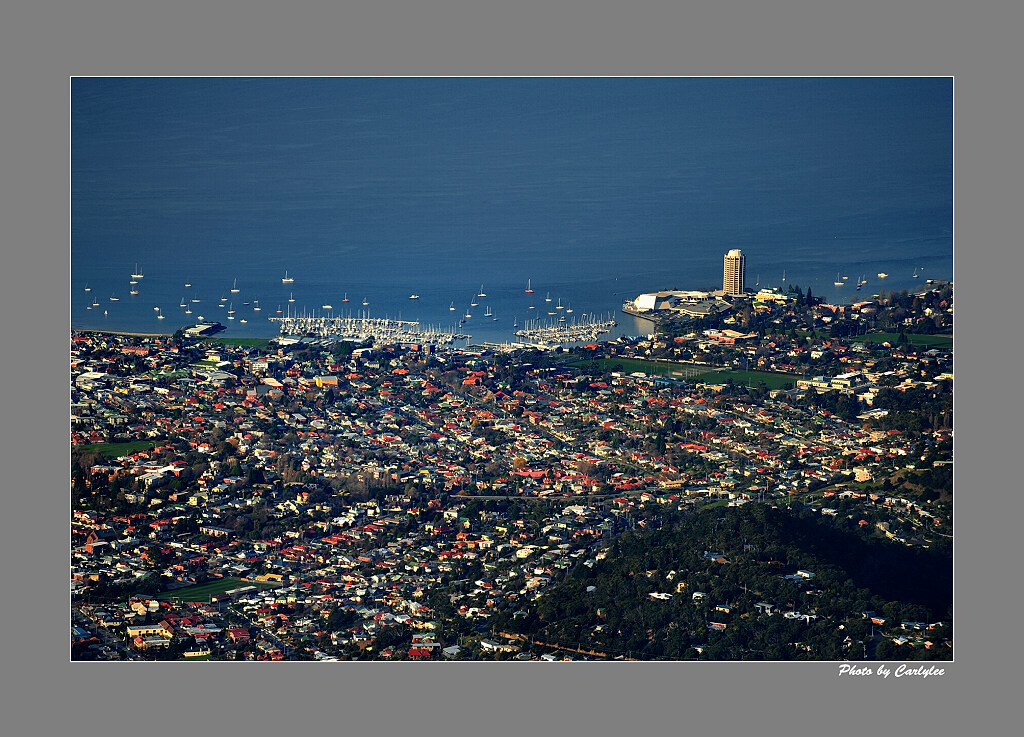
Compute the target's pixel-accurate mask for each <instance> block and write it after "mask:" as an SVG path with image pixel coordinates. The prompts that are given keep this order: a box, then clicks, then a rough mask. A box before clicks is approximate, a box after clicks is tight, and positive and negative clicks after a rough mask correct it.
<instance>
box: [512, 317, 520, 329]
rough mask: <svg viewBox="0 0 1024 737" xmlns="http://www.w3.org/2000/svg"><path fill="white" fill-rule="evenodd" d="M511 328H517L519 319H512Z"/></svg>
mask: <svg viewBox="0 0 1024 737" xmlns="http://www.w3.org/2000/svg"><path fill="white" fill-rule="evenodd" d="M512 327H514V328H517V327H519V318H518V317H513V318H512Z"/></svg>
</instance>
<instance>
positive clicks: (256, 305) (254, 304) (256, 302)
mask: <svg viewBox="0 0 1024 737" xmlns="http://www.w3.org/2000/svg"><path fill="white" fill-rule="evenodd" d="M261 309H262V308H261V307H260V301H259V300H258V299H254V300H253V301H252V311H253V312H259V311H260V310H261Z"/></svg>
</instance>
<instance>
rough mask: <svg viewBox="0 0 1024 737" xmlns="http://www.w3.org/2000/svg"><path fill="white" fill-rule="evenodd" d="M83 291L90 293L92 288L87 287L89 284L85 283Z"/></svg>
mask: <svg viewBox="0 0 1024 737" xmlns="http://www.w3.org/2000/svg"><path fill="white" fill-rule="evenodd" d="M85 291H87V292H91V291H92V287H90V286H89V282H86V283H85Z"/></svg>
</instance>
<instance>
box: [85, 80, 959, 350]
mask: <svg viewBox="0 0 1024 737" xmlns="http://www.w3.org/2000/svg"><path fill="white" fill-rule="evenodd" d="M71 112H72V119H71V122H72V133H71V144H72V147H71V174H72V178H71V215H72V217H71V326H72V328H75V329H86V328H91V329H110V330H132V331H146V332H168V333H169V332H173V330H175V329H176V328H177V327H180V326H181V325H185V324H191V323H193V322H195V320H196V318H198V317H199V316H200V315H201V316H203V317H204V318H206V319H208V320H218V321H220V322H221V323H222V324H224V325H226V326H227V327H228V329H227V331H226V332H225V333H224V335H225V336H270V335H274V334H275V333H276V329H275V324H274V323H271V322H268V320H267V318H268V317H272V316H275V312H276V310H277V309H278V308H279V307H280V309H282V310H284V311H287V310H289V309H291V310H292V311H293V312H294V311H298V312H303V311H305V312H307V313H310V312H316V313H318V314H319V313H321V312H322V311H323V310H322V306H323V305H324V304H331V305H333V314H335V315H337V314H353V315H355V314H358V313H359V312H360V311H364V310H368V311H369V313H370V314H371V315H372V316H374V317H383V316H389V317H393V318H399V317H400V318H402V319H406V320H419V321H420V322H421V323H422V324H424V325H434V326H439V327H441V328H449V327H456V328H457V327H459V326H458V321H459V319H460V318H462V316H463V315H464V314H465V313H466V311H467V309H469V310H470V311H471V313H472V317H471V318H470V319H469V320H467V321H466V324H465V325H463V326H461V330H463V331H464V332H468V333H470V334H472V336H473V341H474V342H476V341H485V340H490V341H508V340H512V339H513V336H512V332H513V328H512V323H513V320H514V319H517V320H518V322H519V324H520V326H521V325H522V324H523V322H524V320H526V319H528V318H531V317H534V316H537V317H542V318H546V317H547V311H548V310H549V309H550V306H551V305H554V304H555V303H556V301H557V300H561V303H562V304H563V305H566V306H570V307H572V308H573V310H574V314H573V315H569V316H568V317H570V318H572V317H574V316H576V317H578V316H579V315H580V314H581V313H584V312H586V313H589V314H594V315H605V314H609V313H610V314H612V315H613V316H614V317H615V319H617V320H618V321H619V322H620V328H619V329H618V331H617V332H619V333H627V334H637V333H646V332H649V330H650V324H649V323H646V322H642V321H634V320H633V319H632V318H629V317H628V316H626V315H623V314H621V313H620V312H619V307H620V305H621V303H622V301H623V300H624V299H626V298H632V297H634V296H636V295H637V294H639V293H640V292H644V291H651V290H655V289H660V288H680V289H684V288H708V287H721V278H722V256H723V255H724V253H725V252H726V251H727V250H729V249H731V248H740V249H742V250H743V252H744V254H745V255H746V257H747V280H748V284H749V285H751V286H752V285H753V284H754V283H755V282H760V286H762V287H763V286H768V285H781V284H782V283H783V277H784V276H785V283H787V284H798V285H800V286H801V287H803V288H804V289H806V288H807V287H810V288H811V289H812V291H813V292H814V294H815V295H817V296H823V297H825V298H827V299H829V300H830V301H837V302H850V301H855V300H856V299H857V298H861V297H863V296H867V297H870V295H871V294H873V293H877V292H878V291H879V290H880V289H885V290H887V291H889V290H893V289H907V288H915V287H919V286H921V285H923V283H924V280H925V279H928V278H932V279H952V276H953V177H952V173H953V134H952V116H953V103H952V81H951V80H948V79H930V78H929V79H676V78H664V79H624V78H617V79H561V78H552V79H285V78H271V79H241V78H231V79H220V78H210V79H170V78H165V79H105V78H78V79H74V80H73V81H72V86H71ZM136 265H138V269H139V270H141V272H142V273H143V274H144V278H143V279H141V280H139V284H138V285H137V288H138V291H139V294H138V295H135V296H132V295H130V294H129V290H130V289H131V288H132V287H131V286H130V285H129V280H130V275H131V274H132V273H133V272H134V271H135V269H136ZM915 270H916V271H917V273H918V275H919V277H918V278H916V279H915V278H913V274H914V272H915ZM285 271H287V272H288V275H289V276H291V277H294V279H295V281H294V283H293V284H282V282H281V278H282V277H283V276H284V274H285ZM878 272H886V273H888V274H889V276H888V278H887V279H885V280H879V279H878V278H877V276H876V274H877V273H878ZM837 273H840V274H841V275H844V276H848V277H849V283H850V286H848V287H835V286H833V281H835V279H836V275H837ZM861 276H864V277H866V278H867V280H868V284H867V285H866V286H865V287H863V289H862V291H861V292H856V291H854V287H855V286H856V280H857V279H858V278H859V277H861ZM528 280H529V281H530V285H531V286H532V288H533V290H534V294H532V295H527V294H525V293H524V290H525V288H526V286H527V281H528ZM185 283H190V284H191V285H192V286H191V287H189V288H186V287H185V286H184V285H185ZM235 283H237V288H238V289H239V292H238V293H231V292H230V289H231V288H232V285H233V284H235ZM481 285H482V286H483V289H482V290H481ZM86 286H88V287H89V288H90V290H91V291H89V292H86V291H85V287H86ZM480 291H484V292H485V293H486V294H487V297H486V298H482V299H479V300H477V301H478V302H479V304H478V306H477V307H473V308H470V301H471V300H472V298H473V297H474V295H476V294H477V293H478V292H480ZM411 294H417V295H419V296H420V298H419V299H418V300H410V299H409V296H410V295H411ZM549 294H550V297H551V299H552V302H551V303H546V302H545V301H544V299H545V297H546V296H547V295H549ZM346 295H347V297H348V299H349V302H348V303H343V302H342V300H343V298H344V297H345V296H346ZM111 296H116V297H117V298H118V300H117V301H116V302H114V301H110V297H111ZM222 296H223V297H228V298H229V302H230V304H231V305H232V307H233V308H234V310H235V317H236V319H235V320H233V321H228V320H227V314H226V312H227V307H219V306H218V305H219V304H221V303H220V298H221V297H222ZM289 296H292V297H293V298H294V300H295V301H294V302H289V301H288V299H289ZM194 298H198V299H199V300H200V302H197V303H193V302H191V300H192V299H194ZM183 299H184V300H185V301H186V302H187V304H189V306H190V307H191V309H192V310H193V314H192V315H186V314H184V313H185V308H182V307H180V306H179V305H180V303H181V301H182V300H183ZM364 299H365V300H366V301H368V302H369V306H368V307H363V305H362V302H363V300H364ZM94 300H95V301H96V302H98V305H97V306H92V304H93V301H94ZM257 300H258V303H259V306H260V307H261V308H262V310H261V311H260V312H254V311H253V307H254V306H255V303H256V301H257ZM246 302H248V303H249V304H245V303H246ZM225 304H227V303H225ZM531 304H533V305H534V306H535V308H536V309H535V310H533V311H530V310H529V309H528V308H529V306H530V305H531ZM451 306H454V307H455V310H454V311H453V310H451V309H449V308H450V307H451ZM486 307H490V308H491V312H492V313H493V315H494V317H496V318H497V320H493V319H491V318H489V317H484V310H485V308H486ZM154 308H159V309H160V312H161V313H162V314H163V315H165V317H166V319H164V320H158V319H157V318H156V315H157V314H158V313H157V311H156V309H154ZM241 318H245V319H246V320H247V323H246V324H241V323H240V322H239V320H240V319H241Z"/></svg>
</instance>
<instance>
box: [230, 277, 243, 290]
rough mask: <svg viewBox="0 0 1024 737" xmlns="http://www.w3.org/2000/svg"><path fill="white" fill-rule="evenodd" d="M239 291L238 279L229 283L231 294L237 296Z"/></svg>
mask: <svg viewBox="0 0 1024 737" xmlns="http://www.w3.org/2000/svg"><path fill="white" fill-rule="evenodd" d="M240 291H241V290H240V289H239V288H238V279H235V280H234V281H232V282H231V293H232V294H238V293H239V292H240Z"/></svg>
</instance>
